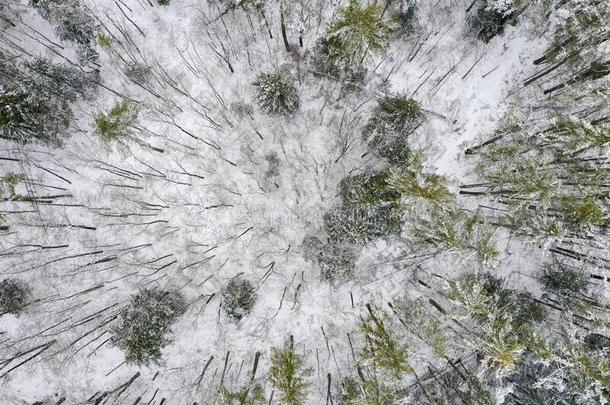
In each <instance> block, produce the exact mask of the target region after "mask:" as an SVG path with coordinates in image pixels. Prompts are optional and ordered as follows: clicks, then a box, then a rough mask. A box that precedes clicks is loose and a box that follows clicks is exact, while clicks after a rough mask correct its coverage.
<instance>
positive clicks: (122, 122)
mask: <svg viewBox="0 0 610 405" xmlns="http://www.w3.org/2000/svg"><path fill="white" fill-rule="evenodd" d="M137 122H138V108H137V106H136V105H135V104H134V103H133V102H131V101H129V100H122V101H120V102H119V103H117V104H115V105H114V107H112V109H111V110H110V111H109V112H108V113H107V114H104V113H99V114H97V115H96V116H95V132H96V134H97V135H98V136H99V137H100V139H101V140H102V142H104V143H110V142H113V141H120V140H122V139H124V138H131V137H132V136H133V135H132V134H133V126H134V125H136V124H137Z"/></svg>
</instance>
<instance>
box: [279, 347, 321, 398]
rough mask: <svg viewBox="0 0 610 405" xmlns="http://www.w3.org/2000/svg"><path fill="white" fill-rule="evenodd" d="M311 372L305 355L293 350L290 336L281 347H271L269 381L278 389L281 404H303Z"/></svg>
mask: <svg viewBox="0 0 610 405" xmlns="http://www.w3.org/2000/svg"><path fill="white" fill-rule="evenodd" d="M312 374H313V369H311V368H308V367H306V365H305V356H304V355H302V354H299V353H297V352H296V351H295V350H294V342H293V339H292V336H291V337H290V338H289V339H288V340H286V342H284V346H283V347H280V348H277V347H274V348H272V349H271V367H270V369H269V381H270V382H271V384H272V385H273V386H274V387H275V388H276V389H277V390H278V391H279V394H280V399H281V401H282V404H286V405H303V404H304V403H305V401H306V400H307V396H308V392H307V391H308V389H309V385H310V384H309V383H308V382H307V377H310V376H311V375H312Z"/></svg>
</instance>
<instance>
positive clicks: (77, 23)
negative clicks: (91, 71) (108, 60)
mask: <svg viewBox="0 0 610 405" xmlns="http://www.w3.org/2000/svg"><path fill="white" fill-rule="evenodd" d="M31 1H32V4H33V5H34V6H35V7H36V8H37V9H38V11H39V12H40V13H41V15H42V16H43V17H44V18H46V19H48V20H49V22H51V23H52V24H53V25H54V26H55V31H56V32H57V35H58V36H59V38H60V39H62V40H64V41H72V42H74V43H76V44H78V45H79V56H80V58H81V60H83V61H90V60H95V59H97V56H98V55H97V52H96V50H95V40H96V36H97V30H98V24H97V22H96V20H95V18H94V17H93V16H92V15H91V14H90V13H89V12H88V11H87V9H86V8H85V7H83V5H82V4H81V2H80V1H79V0H31Z"/></svg>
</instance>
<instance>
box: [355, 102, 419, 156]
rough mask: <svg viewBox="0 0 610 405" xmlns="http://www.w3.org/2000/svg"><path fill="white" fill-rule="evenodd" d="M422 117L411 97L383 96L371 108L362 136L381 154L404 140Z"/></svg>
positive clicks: (417, 105)
mask: <svg viewBox="0 0 610 405" xmlns="http://www.w3.org/2000/svg"><path fill="white" fill-rule="evenodd" d="M423 119H424V114H423V112H422V110H421V108H420V106H419V104H418V103H417V102H416V101H415V100H413V99H412V98H406V97H402V96H392V97H384V98H383V99H381V100H379V102H378V104H377V106H376V107H375V108H374V109H373V112H372V115H371V117H370V118H369V121H368V123H367V124H366V126H365V127H364V130H363V136H364V138H365V139H366V140H367V141H368V143H369V147H370V148H371V149H372V150H373V151H375V152H376V153H378V154H383V152H384V151H385V150H387V149H388V148H390V147H391V145H396V144H397V142H400V141H403V142H404V141H406V138H407V137H408V136H409V135H410V134H411V133H412V132H413V131H414V130H415V128H416V127H417V126H418V125H419V124H421V122H422V121H423ZM386 153H387V152H386Z"/></svg>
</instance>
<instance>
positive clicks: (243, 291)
mask: <svg viewBox="0 0 610 405" xmlns="http://www.w3.org/2000/svg"><path fill="white" fill-rule="evenodd" d="M255 302H256V291H255V288H254V285H253V284H252V282H250V281H249V280H244V279H238V278H233V279H231V280H230V281H229V282H228V283H227V285H226V286H225V288H224V289H223V290H222V308H223V309H224V311H225V313H226V314H227V315H228V316H229V317H231V318H232V319H233V320H235V321H236V322H239V321H240V320H241V319H242V318H243V317H244V316H246V315H248V314H249V313H250V311H252V308H253V307H254V304H255Z"/></svg>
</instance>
